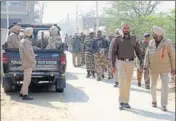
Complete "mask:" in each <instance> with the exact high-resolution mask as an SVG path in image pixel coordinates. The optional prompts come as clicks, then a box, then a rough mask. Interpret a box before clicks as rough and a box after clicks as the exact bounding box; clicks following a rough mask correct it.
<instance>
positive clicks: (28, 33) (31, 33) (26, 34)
mask: <svg viewBox="0 0 176 121" xmlns="http://www.w3.org/2000/svg"><path fill="white" fill-rule="evenodd" d="M24 35H25V36H26V37H30V36H32V35H33V28H31V27H29V28H26V29H25V30H24Z"/></svg>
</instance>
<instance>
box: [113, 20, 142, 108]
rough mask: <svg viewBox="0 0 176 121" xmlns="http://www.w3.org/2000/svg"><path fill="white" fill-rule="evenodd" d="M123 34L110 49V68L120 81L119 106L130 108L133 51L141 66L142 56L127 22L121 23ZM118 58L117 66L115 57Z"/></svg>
mask: <svg viewBox="0 0 176 121" xmlns="http://www.w3.org/2000/svg"><path fill="white" fill-rule="evenodd" d="M121 28H122V31H123V36H119V37H116V40H115V41H114V44H113V49H112V69H113V72H115V71H117V72H118V77H119V83H120V87H119V90H120V95H119V103H120V105H119V108H120V109H123V108H131V106H130V105H129V98H130V87H131V81H132V76H133V68H134V51H135V52H136V54H137V57H138V58H139V60H140V65H141V68H142V58H141V52H140V45H139V43H138V41H137V40H136V37H135V36H132V35H130V26H129V24H128V23H122V25H121ZM117 58H118V63H117V68H116V59H117Z"/></svg>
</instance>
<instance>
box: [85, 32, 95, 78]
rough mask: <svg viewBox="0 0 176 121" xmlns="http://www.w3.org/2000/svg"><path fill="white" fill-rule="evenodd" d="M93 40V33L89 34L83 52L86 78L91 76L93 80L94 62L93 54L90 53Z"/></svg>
mask: <svg viewBox="0 0 176 121" xmlns="http://www.w3.org/2000/svg"><path fill="white" fill-rule="evenodd" d="M94 38H95V33H94V32H90V33H89V36H88V37H87V38H86V40H85V42H84V51H85V62H86V69H87V78H89V77H90V76H91V75H92V76H93V77H94V78H95V62H94V54H93V53H92V48H91V45H92V42H93V40H94Z"/></svg>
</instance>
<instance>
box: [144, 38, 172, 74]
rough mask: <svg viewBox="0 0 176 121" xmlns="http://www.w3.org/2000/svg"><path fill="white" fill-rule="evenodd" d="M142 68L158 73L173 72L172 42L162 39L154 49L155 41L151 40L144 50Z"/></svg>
mask: <svg viewBox="0 0 176 121" xmlns="http://www.w3.org/2000/svg"><path fill="white" fill-rule="evenodd" d="M144 67H145V68H148V67H149V69H150V70H151V72H159V73H167V72H170V71H171V70H175V50H174V48H173V46H172V42H171V41H170V40H168V39H165V38H163V39H162V40H161V42H160V44H159V45H158V47H157V48H156V43H155V40H151V41H150V43H149V45H148V48H147V50H146V54H145V60H144Z"/></svg>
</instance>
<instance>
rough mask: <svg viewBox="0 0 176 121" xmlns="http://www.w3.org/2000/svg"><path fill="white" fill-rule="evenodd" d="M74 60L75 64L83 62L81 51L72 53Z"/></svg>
mask: <svg viewBox="0 0 176 121" xmlns="http://www.w3.org/2000/svg"><path fill="white" fill-rule="evenodd" d="M72 62H73V65H74V66H76V65H80V64H81V62H80V53H72Z"/></svg>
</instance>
